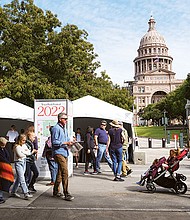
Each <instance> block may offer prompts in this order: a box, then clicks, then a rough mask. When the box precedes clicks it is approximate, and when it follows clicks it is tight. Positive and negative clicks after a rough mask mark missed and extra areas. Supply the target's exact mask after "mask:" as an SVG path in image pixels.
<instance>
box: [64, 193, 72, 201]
mask: <svg viewBox="0 0 190 220" xmlns="http://www.w3.org/2000/svg"><path fill="white" fill-rule="evenodd" d="M64 199H65V200H66V201H72V200H73V199H74V196H71V195H70V194H67V195H66V196H65V198H64Z"/></svg>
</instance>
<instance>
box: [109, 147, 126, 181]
mask: <svg viewBox="0 0 190 220" xmlns="http://www.w3.org/2000/svg"><path fill="white" fill-rule="evenodd" d="M122 151H123V148H122V147H120V148H117V149H113V148H112V149H111V157H112V161H113V172H114V175H115V177H116V176H120V174H121V168H122Z"/></svg>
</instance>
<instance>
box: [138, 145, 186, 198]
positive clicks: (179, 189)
mask: <svg viewBox="0 0 190 220" xmlns="http://www.w3.org/2000/svg"><path fill="white" fill-rule="evenodd" d="M188 151H189V149H187V148H186V149H183V150H182V151H181V152H180V154H179V155H178V156H176V157H175V160H174V162H173V164H172V165H170V166H168V167H167V168H163V164H164V163H165V162H166V158H165V157H162V158H160V159H159V160H158V162H157V163H156V164H154V165H152V166H151V167H150V169H149V170H148V171H147V172H146V174H145V176H144V177H143V180H142V182H141V184H140V185H141V186H142V185H144V184H145V183H146V188H147V190H148V191H150V192H155V191H156V187H155V184H157V185H158V186H161V187H165V188H172V189H174V191H175V192H176V193H177V194H184V193H186V191H187V185H186V184H185V183H184V182H183V181H185V180H186V179H187V178H186V176H184V175H183V174H179V173H174V172H175V171H176V170H178V169H179V162H180V161H181V160H183V159H184V158H185V157H186V156H187V154H188ZM166 174H169V175H166Z"/></svg>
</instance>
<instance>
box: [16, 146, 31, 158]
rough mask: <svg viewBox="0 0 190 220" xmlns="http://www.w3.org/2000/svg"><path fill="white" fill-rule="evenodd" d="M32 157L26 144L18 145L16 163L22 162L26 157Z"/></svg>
mask: <svg viewBox="0 0 190 220" xmlns="http://www.w3.org/2000/svg"><path fill="white" fill-rule="evenodd" d="M29 155H31V152H30V150H29V149H28V147H27V146H26V144H23V145H22V146H21V145H17V146H16V147H15V149H14V161H22V160H23V159H24V158H26V156H29Z"/></svg>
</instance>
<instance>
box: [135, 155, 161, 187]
mask: <svg viewBox="0 0 190 220" xmlns="http://www.w3.org/2000/svg"><path fill="white" fill-rule="evenodd" d="M158 162H159V159H157V158H156V159H154V161H153V163H152V165H151V166H150V168H149V169H148V170H147V171H146V172H145V173H144V174H143V175H141V180H140V181H138V182H136V184H138V185H140V186H143V185H144V180H145V179H146V177H147V176H148V174H149V172H150V171H151V170H152V168H153V167H154V166H155V165H156V164H157V163H158Z"/></svg>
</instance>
